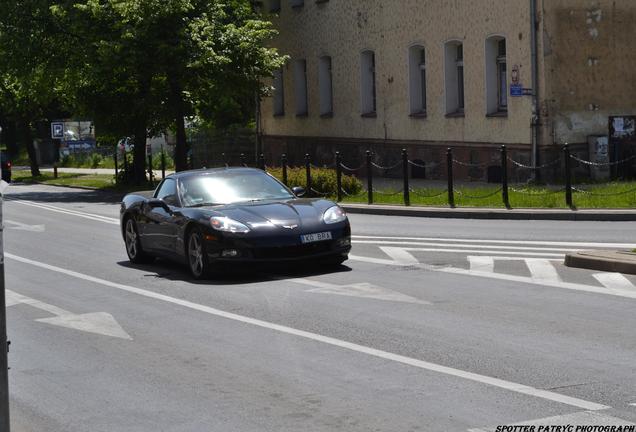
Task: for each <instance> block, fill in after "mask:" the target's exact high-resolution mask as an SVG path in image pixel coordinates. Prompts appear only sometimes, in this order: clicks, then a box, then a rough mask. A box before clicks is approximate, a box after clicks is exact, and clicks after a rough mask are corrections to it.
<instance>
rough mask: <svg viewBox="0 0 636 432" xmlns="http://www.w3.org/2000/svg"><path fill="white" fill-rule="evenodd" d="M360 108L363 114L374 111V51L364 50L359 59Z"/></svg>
mask: <svg viewBox="0 0 636 432" xmlns="http://www.w3.org/2000/svg"><path fill="white" fill-rule="evenodd" d="M360 72H361V77H360V110H361V111H362V115H363V116H369V117H371V116H374V115H375V113H376V104H377V101H376V96H377V95H376V88H375V53H374V52H373V51H364V52H363V53H362V55H361V61H360Z"/></svg>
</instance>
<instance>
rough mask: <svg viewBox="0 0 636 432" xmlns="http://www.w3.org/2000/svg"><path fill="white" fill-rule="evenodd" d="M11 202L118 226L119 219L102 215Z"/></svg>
mask: <svg viewBox="0 0 636 432" xmlns="http://www.w3.org/2000/svg"><path fill="white" fill-rule="evenodd" d="M8 200H9V201H11V202H14V203H17V204H22V205H26V206H31V207H37V208H41V209H43V210H49V211H52V212H56V213H63V214H67V215H71V216H77V217H81V218H84V219H90V220H94V221H97V222H105V223H108V224H112V225H119V219H116V218H111V217H108V216H102V215H98V214H94V213H86V212H81V211H77V210H70V209H65V208H62V207H56V206H52V205H49V204H41V203H35V202H33V201H26V200H16V199H11V198H9V199H8Z"/></svg>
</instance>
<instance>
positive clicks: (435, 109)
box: [263, 0, 532, 160]
mask: <svg viewBox="0 0 636 432" xmlns="http://www.w3.org/2000/svg"><path fill="white" fill-rule="evenodd" d="M267 3H268V1H267V0H265V7H266V8H267ZM281 5H282V7H281V10H280V13H279V14H278V17H276V18H274V23H275V25H276V26H277V27H278V29H279V30H280V35H279V37H278V38H277V39H276V40H275V41H274V45H275V46H277V47H278V48H279V49H280V52H281V53H282V54H286V55H289V56H290V58H291V60H293V59H297V58H305V59H306V60H307V79H308V99H309V112H308V115H307V116H306V117H296V115H295V106H294V83H293V64H292V62H291V61H290V62H289V64H288V66H287V67H285V68H284V70H283V72H284V94H285V115H284V116H279V117H275V116H274V115H273V101H272V100H265V101H264V103H263V132H264V135H265V143H266V145H267V143H268V142H269V143H271V144H272V145H275V146H279V147H281V148H285V144H284V142H291V141H293V142H294V146H301V147H302V146H303V143H307V142H312V143H314V144H315V145H318V144H319V143H320V142H325V139H326V138H329V142H330V143H331V147H338V143H341V144H342V145H343V146H346V145H348V144H351V145H355V146H358V147H359V146H361V145H363V144H361V143H364V142H368V143H371V144H373V145H376V146H378V145H381V144H383V145H384V147H386V146H387V145H388V146H389V147H391V145H392V147H391V148H395V149H397V150H399V148H400V146H401V145H402V144H408V145H409V146H410V147H411V148H415V149H417V147H418V146H422V147H427V148H430V147H440V148H442V147H446V146H449V145H453V146H464V147H466V148H467V150H466V151H468V152H470V149H479V148H483V149H486V153H487V156H485V157H493V158H496V157H497V154H498V148H499V146H500V145H501V144H510V145H514V146H516V147H518V148H528V151H529V148H530V144H531V129H530V128H531V119H532V100H531V98H530V97H527V96H526V97H520V98H509V102H508V105H509V106H508V116H507V117H503V118H502V117H493V118H491V117H487V116H486V114H487V108H486V84H485V83H486V76H485V69H486V64H485V52H486V39H487V38H488V37H489V36H492V35H501V36H504V37H505V38H506V42H507V65H508V76H509V79H510V71H511V69H512V67H513V65H518V67H519V70H520V80H521V83H522V84H523V85H524V87H531V83H530V82H531V64H530V62H531V53H530V24H529V22H530V12H529V2H528V1H527V0H506V1H502V0H471V1H466V0H394V1H391V2H387V1H383V0H330V1H326V2H322V3H316V2H315V0H305V2H304V6H303V7H300V8H291V7H290V3H289V1H287V0H282V2H281ZM452 39H456V40H459V41H462V43H463V44H464V71H465V94H466V96H465V116H464V117H460V118H447V117H446V110H445V108H446V106H445V91H444V87H445V86H444V76H445V74H444V58H445V57H444V44H445V42H447V41H449V40H452ZM413 44H418V45H422V46H424V47H425V48H426V51H427V62H426V63H427V102H428V103H427V117H426V118H412V117H410V116H409V114H410V103H409V58H408V52H409V47H410V46H412V45H413ZM367 49H371V50H374V51H375V56H376V86H377V117H375V118H362V117H361V115H360V114H361V112H360V53H361V52H362V51H363V50H367ZM323 55H329V56H331V57H332V71H333V103H334V109H333V111H334V112H333V117H331V118H321V117H320V115H319V84H318V59H319V57H321V56H323ZM287 137H290V138H289V139H287ZM334 140H335V144H334ZM316 143H318V144H316ZM287 148H289V146H287ZM473 159H478V160H479V159H480V157H479V156H478V155H477V156H474V157H473ZM482 160H483V159H482Z"/></svg>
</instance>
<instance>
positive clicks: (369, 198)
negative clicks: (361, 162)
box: [367, 150, 373, 204]
mask: <svg viewBox="0 0 636 432" xmlns="http://www.w3.org/2000/svg"><path fill="white" fill-rule="evenodd" d="M367 202H368V203H369V204H373V166H372V165H371V152H370V151H369V150H367Z"/></svg>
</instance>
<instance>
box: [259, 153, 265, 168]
mask: <svg viewBox="0 0 636 432" xmlns="http://www.w3.org/2000/svg"><path fill="white" fill-rule="evenodd" d="M258 167H259V168H260V169H261V170H262V171H265V155H264V154H263V153H261V154H259V155H258Z"/></svg>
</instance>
